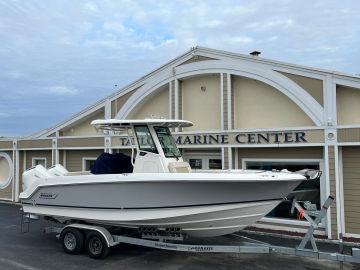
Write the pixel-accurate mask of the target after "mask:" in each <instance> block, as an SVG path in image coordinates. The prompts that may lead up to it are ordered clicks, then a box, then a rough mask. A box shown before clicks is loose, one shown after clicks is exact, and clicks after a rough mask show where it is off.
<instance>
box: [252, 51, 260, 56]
mask: <svg viewBox="0 0 360 270" xmlns="http://www.w3.org/2000/svg"><path fill="white" fill-rule="evenodd" d="M260 54H261V52H259V51H253V52H251V53H250V55H252V56H259V55H260Z"/></svg>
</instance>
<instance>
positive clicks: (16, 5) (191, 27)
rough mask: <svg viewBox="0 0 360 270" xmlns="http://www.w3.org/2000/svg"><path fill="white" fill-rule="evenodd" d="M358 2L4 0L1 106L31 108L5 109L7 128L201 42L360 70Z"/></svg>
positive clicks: (41, 121) (65, 110) (60, 109)
mask: <svg viewBox="0 0 360 270" xmlns="http://www.w3.org/2000/svg"><path fill="white" fill-rule="evenodd" d="M359 9H360V2H358V1H352V2H350V1H341V2H339V1H335V0H329V1H317V0H315V1H313V0H312V1H308V0H305V1H290V0H278V1H275V2H274V1H265V0H257V1H250V0H244V1H236V0H218V1H211V0H198V1H192V0H184V1H141V0H139V1H131V0H124V1H117V0H106V1H95V0H94V1H91V0H84V1H41V0H33V1H28V2H24V1H0V30H1V31H0V78H1V84H0V96H1V98H0V112H1V113H2V114H4V113H6V112H8V111H11V112H14V111H19V112H23V110H24V108H26V109H27V110H28V113H25V112H24V113H18V114H17V115H12V116H11V117H4V116H2V117H1V125H0V134H4V133H6V134H24V135H25V134H27V133H32V132H34V131H36V130H39V129H43V128H47V127H49V126H52V125H54V124H55V123H56V122H59V121H61V120H63V119H64V118H66V117H68V116H70V115H71V114H72V113H75V112H77V111H79V110H81V109H83V108H84V107H85V106H87V105H90V104H92V103H93V102H96V101H97V100H99V99H101V98H103V97H105V96H106V95H108V94H110V93H111V92H113V91H114V90H115V89H114V85H115V84H116V85H119V86H124V85H126V84H128V83H130V82H131V81H134V80H136V79H137V78H140V77H141V76H143V75H145V74H146V73H147V72H150V71H151V70H153V69H154V68H157V67H159V66H160V65H162V64H163V63H165V62H167V61H169V60H170V59H172V58H174V57H176V56H178V55H180V54H181V53H183V52H184V51H186V50H188V49H189V48H190V47H192V46H196V45H200V46H207V47H212V48H216V49H222V50H229V51H232V52H239V53H244V54H248V53H249V52H251V51H253V50H255V49H256V50H260V51H261V52H262V56H264V57H266V58H270V59H275V60H280V61H287V62H292V63H297V64H303V65H315V66H317V67H319V68H328V69H331V70H339V71H347V72H350V73H359V71H360V70H359V66H360V50H359V46H358V44H359V43H360V24H359V23H358V22H359V14H358V10H359ZM80 93H86V95H80ZM80 96H81V98H80ZM63 104H66V106H62V105H63ZM49 110H51V111H52V113H51V114H49V113H48V112H49ZM29 117H31V119H36V120H37V121H29ZM11 118H14V119H11ZM10 120H11V121H10ZM12 121H16V123H17V124H16V125H13V123H12Z"/></svg>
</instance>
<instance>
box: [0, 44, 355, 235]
mask: <svg viewBox="0 0 360 270" xmlns="http://www.w3.org/2000/svg"><path fill="white" fill-rule="evenodd" d="M151 115H154V116H157V117H165V118H174V119H186V120H190V121H192V122H194V123H195V125H194V127H192V128H187V129H183V130H176V131H175V134H176V140H177V143H178V145H179V147H180V148H181V149H182V152H183V154H184V157H185V159H186V160H188V161H189V163H190V165H191V166H192V168H195V169H218V168H223V169H230V168H233V169H238V168H252V169H281V168H287V169H289V170H298V169H303V168H316V169H320V170H321V171H322V172H323V174H322V176H321V179H320V180H319V181H317V182H313V184H312V185H310V186H306V187H305V189H306V193H305V192H304V189H300V190H298V192H299V193H301V192H303V194H302V195H303V196H304V197H303V198H304V201H306V202H307V207H309V208H319V205H320V204H321V203H322V202H324V201H325V199H326V198H327V196H328V195H329V194H333V195H335V196H336V203H334V204H333V205H332V206H331V208H330V211H329V212H328V215H327V217H326V218H325V219H324V220H323V222H322V223H321V227H320V228H319V229H318V230H317V231H316V233H318V234H321V235H326V236H327V237H328V238H331V239H337V238H338V236H339V233H342V234H343V235H344V236H346V237H358V238H360V211H359V207H360V200H359V199H358V198H359V196H360V77H359V76H354V75H350V74H344V73H340V72H334V71H327V70H321V69H316V68H310V67H304V66H299V65H293V64H288V63H282V62H277V61H272V60H268V59H264V58H262V57H259V56H256V55H242V54H236V53H230V52H225V51H219V50H213V49H209V48H202V47H195V48H192V49H191V50H189V51H188V52H186V53H184V54H183V55H181V56H179V57H177V58H176V59H174V60H172V61H170V62H168V63H166V64H165V65H163V66H162V67H160V68H158V69H156V70H154V71H153V72H151V73H150V74H148V75H146V76H144V77H142V78H140V79H139V80H137V81H136V82H134V83H132V84H130V85H129V86H127V87H125V88H123V89H121V90H119V91H118V92H116V93H113V94H111V95H109V96H108V97H106V98H105V99H103V100H100V101H99V102H97V103H96V104H94V105H92V106H90V107H88V108H85V109H84V110H83V111H81V112H79V113H77V114H75V115H74V116H73V117H71V118H70V119H67V120H65V121H63V122H61V123H59V124H57V125H56V126H54V127H52V128H49V129H47V130H45V131H42V132H39V133H37V134H35V135H32V136H29V137H27V138H21V139H0V198H1V199H3V200H9V201H14V202H17V201H18V197H19V192H21V190H22V183H21V175H22V172H23V171H24V170H26V169H27V168H30V167H32V166H34V165H37V164H43V165H45V166H51V165H53V164H56V163H61V164H62V165H64V166H65V167H66V168H67V169H68V170H69V171H79V170H89V168H90V167H91V166H92V163H93V162H94V160H95V159H96V157H97V156H98V155H99V154H100V153H102V152H103V151H107V152H111V151H112V152H116V151H118V152H124V153H130V151H131V148H130V145H129V144H128V142H127V141H126V139H125V138H122V137H118V136H104V135H100V134H98V133H96V131H95V130H94V129H93V128H92V127H91V126H90V122H91V121H92V120H93V119H102V118H115V117H116V118H120V119H124V118H145V117H149V116H151ZM289 209H290V206H289V204H286V203H283V204H282V205H280V206H279V207H278V208H276V209H275V210H274V211H272V212H271V213H270V214H269V215H268V216H267V217H266V218H264V219H263V220H261V221H260V222H258V223H257V224H256V226H257V227H260V228H267V229H273V230H287V231H296V232H302V231H304V229H305V228H306V227H307V222H306V221H304V220H301V219H300V220H299V219H298V218H297V216H296V215H291V214H290V211H289Z"/></svg>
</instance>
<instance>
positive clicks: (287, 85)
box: [117, 60, 324, 126]
mask: <svg viewBox="0 0 360 270" xmlns="http://www.w3.org/2000/svg"><path fill="white" fill-rule="evenodd" d="M169 73H170V72H169ZM175 73H176V77H177V78H178V79H179V78H185V77H188V76H195V75H202V74H214V73H229V74H234V75H239V76H244V77H249V78H252V79H256V80H259V81H262V82H264V83H266V84H268V85H271V86H273V87H274V88H276V89H278V90H279V91H280V92H282V93H283V94H285V95H286V96H288V97H289V98H290V99H291V100H292V101H293V102H295V103H296V104H297V105H298V106H299V107H300V108H301V109H302V110H303V111H304V112H305V113H306V114H307V115H308V116H309V117H310V118H311V119H312V120H313V122H314V123H315V124H316V125H317V126H321V125H322V123H323V114H324V110H323V108H322V106H321V105H320V104H319V103H318V102H317V101H316V100H315V99H314V98H313V97H312V96H311V95H310V94H309V93H308V92H306V91H305V90H304V89H302V88H301V87H300V86H299V85H297V84H296V83H294V82H293V81H291V80H290V79H288V78H287V77H286V76H283V75H281V74H280V73H277V72H275V71H273V70H271V69H265V68H264V67H262V69H260V67H259V66H258V65H253V66H249V65H245V66H244V64H243V63H237V62H233V61H232V62H231V61H219V60H211V61H204V62H195V63H191V64H187V65H184V66H179V67H176V68H175ZM172 76H173V75H172V74H161V75H159V76H158V77H154V78H153V81H152V82H151V83H149V84H147V85H144V86H143V87H141V88H139V90H138V91H136V93H134V94H133V95H132V96H131V97H130V98H129V99H128V100H127V102H126V103H125V104H124V106H123V107H122V109H121V110H120V111H119V113H118V115H117V118H126V116H128V115H129V114H130V113H131V111H132V110H133V109H134V108H135V107H136V106H137V105H138V104H140V103H141V101H142V100H144V99H145V98H146V96H148V95H149V94H151V93H152V92H154V91H156V90H158V88H159V87H161V86H163V85H164V84H165V83H168V82H169V81H170V80H171V78H172Z"/></svg>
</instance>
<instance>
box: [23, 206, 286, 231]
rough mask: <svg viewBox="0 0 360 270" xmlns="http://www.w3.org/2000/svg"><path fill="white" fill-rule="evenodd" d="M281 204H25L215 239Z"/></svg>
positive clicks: (31, 209) (68, 216)
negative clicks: (105, 206) (91, 206)
mask: <svg viewBox="0 0 360 270" xmlns="http://www.w3.org/2000/svg"><path fill="white" fill-rule="evenodd" d="M280 202H281V200H270V201H262V202H252V203H236V204H226V205H211V206H198V207H195V206H194V207H179V208H157V209H137V210H128V209H124V210H119V209H88V208H74V207H54V206H38V205H30V204H24V205H23V208H24V211H25V212H28V213H33V214H37V215H44V216H53V217H55V218H58V219H60V220H62V221H65V220H80V221H86V222H89V223H94V224H103V225H111V226H119V227H128V228H157V229H159V230H166V229H169V228H179V229H180V232H181V233H184V234H186V235H189V236H191V237H211V236H218V235H225V234H229V233H233V232H236V231H239V230H241V229H243V228H245V227H247V226H249V225H251V224H253V223H255V222H256V221H258V220H260V219H261V218H262V217H263V216H265V215H266V214H267V213H268V212H270V211H271V210H272V209H273V208H274V207H276V205H278V204H279V203H280Z"/></svg>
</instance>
